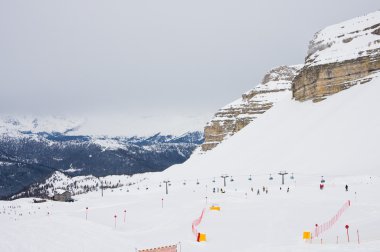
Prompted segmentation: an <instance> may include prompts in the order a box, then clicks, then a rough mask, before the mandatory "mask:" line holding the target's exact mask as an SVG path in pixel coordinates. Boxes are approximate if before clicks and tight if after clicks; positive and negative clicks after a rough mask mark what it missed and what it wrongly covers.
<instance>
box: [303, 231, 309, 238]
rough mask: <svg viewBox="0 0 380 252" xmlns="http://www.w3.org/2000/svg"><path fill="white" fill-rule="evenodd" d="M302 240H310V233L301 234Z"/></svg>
mask: <svg viewBox="0 0 380 252" xmlns="http://www.w3.org/2000/svg"><path fill="white" fill-rule="evenodd" d="M303 239H304V240H310V239H311V232H303Z"/></svg>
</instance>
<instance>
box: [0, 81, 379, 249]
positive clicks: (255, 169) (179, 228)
mask: <svg viewBox="0 0 380 252" xmlns="http://www.w3.org/2000/svg"><path fill="white" fill-rule="evenodd" d="M372 77H373V80H372V81H371V82H369V83H366V84H364V85H358V86H355V87H353V88H351V89H348V90H345V91H343V92H341V93H338V94H336V95H334V96H332V97H331V98H329V99H328V100H325V101H323V102H320V103H317V104H315V103H312V102H306V103H299V102H296V101H294V100H291V99H290V97H288V98H289V99H287V97H285V98H284V99H283V100H282V101H280V102H279V104H278V106H276V107H274V108H273V109H271V110H270V111H268V112H267V113H265V115H263V116H262V117H261V118H260V119H259V120H257V121H256V122H255V123H253V124H250V125H248V126H247V127H246V128H244V129H243V130H241V131H240V132H238V133H237V134H236V135H235V136H234V137H232V138H229V139H228V140H226V141H225V142H223V143H222V144H220V145H219V146H218V147H217V148H215V149H214V150H212V151H210V152H208V153H206V154H203V155H199V154H195V155H193V156H192V158H190V159H189V160H188V161H187V162H186V163H184V164H182V165H176V166H173V167H171V168H169V169H168V170H166V171H165V172H162V173H154V174H140V175H135V176H133V177H129V178H125V179H126V180H129V182H130V183H126V184H125V185H124V186H122V187H119V188H114V189H106V190H105V191H104V197H102V196H101V192H100V190H98V191H94V192H91V193H88V194H81V195H76V196H74V199H75V200H76V201H75V202H71V203H66V202H52V201H48V202H45V203H32V202H33V201H32V199H18V200H14V201H8V202H6V201H1V202H0V213H1V214H0V222H1V233H0V251H135V249H144V248H153V247H160V246H165V245H171V244H178V246H181V249H182V251H226V252H231V251H247V252H248V251H276V252H277V251H306V250H308V251H349V252H351V251H363V252H368V251H380V229H379V226H380V201H379V196H378V192H379V190H380V169H379V167H380V161H379V158H378V151H377V150H378V144H379V140H380V114H379V113H378V111H377V110H378V108H379V107H380V100H379V99H378V94H379V92H380V81H379V77H377V76H372ZM282 170H285V171H287V172H288V173H289V174H288V175H286V176H285V185H282V184H281V177H280V175H278V172H279V171H282ZM292 173H293V174H292ZM222 174H227V175H228V176H229V177H228V178H227V179H226V187H224V183H223V182H224V181H223V179H222V178H221V175H222ZM291 175H293V177H294V178H293V179H291ZM321 176H324V177H323V179H325V180H326V182H325V188H324V189H323V190H320V188H319V186H320V183H321V179H322V177H321ZM270 177H272V178H273V180H270V179H269V178H270ZM249 178H251V180H250V179H249ZM115 179H117V178H115ZM163 180H170V185H169V186H168V190H169V194H165V189H166V188H165V184H164V183H163ZM214 181H215V182H214ZM127 184H128V185H129V186H128V185H127ZM346 184H347V185H348V188H349V189H348V191H346V190H345V185H346ZM263 186H264V187H265V188H266V190H268V193H266V192H265V193H264V191H263ZM214 188H215V192H214ZM221 188H223V190H224V191H225V193H222V192H221ZM288 188H289V191H288ZM266 190H265V191H266ZM258 191H259V193H260V194H259V195H258ZM348 200H350V202H351V206H350V207H348V209H347V210H346V211H344V212H343V213H342V214H341V216H340V218H339V219H338V221H337V222H336V223H335V224H334V225H332V227H331V228H330V229H329V230H327V231H326V232H324V233H322V235H320V236H318V237H317V238H316V237H314V239H313V241H312V243H310V242H309V241H304V240H302V234H303V232H304V231H310V232H314V225H315V224H322V223H324V222H326V221H329V220H330V219H331V218H332V217H333V216H334V215H335V214H337V212H338V211H339V209H340V208H341V206H342V205H343V204H345V203H346V202H347V201H348ZM212 204H218V205H219V206H220V207H221V211H210V210H208V209H209V207H210V206H211V205H212ZM86 208H88V210H86ZM204 208H206V212H205V215H204V217H203V219H202V221H201V223H200V225H199V226H198V227H197V230H198V231H199V232H201V233H205V234H206V236H207V241H206V242H202V243H198V242H196V238H195V236H194V234H193V233H192V229H191V225H192V222H193V221H194V220H195V219H197V218H198V217H199V216H200V214H201V212H202V210H203V209H204ZM86 212H87V214H86ZM86 216H87V217H86ZM115 216H116V217H115ZM124 217H125V221H124ZM86 218H87V220H86ZM345 225H349V227H350V228H349V235H350V242H348V240H347V236H346V229H345ZM358 234H359V239H360V244H358ZM337 241H338V243H337Z"/></svg>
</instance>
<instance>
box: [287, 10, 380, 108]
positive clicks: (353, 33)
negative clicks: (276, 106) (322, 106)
mask: <svg viewBox="0 0 380 252" xmlns="http://www.w3.org/2000/svg"><path fill="white" fill-rule="evenodd" d="M379 29H380V11H377V12H373V13H370V14H368V15H365V16H361V17H358V18H354V19H351V20H348V21H345V22H343V23H340V24H337V25H332V26H329V27H327V28H325V29H323V30H321V31H320V32H318V33H316V34H315V36H314V39H313V40H312V41H311V42H310V44H309V51H308V55H307V57H306V59H305V66H304V67H303V69H302V70H301V71H300V73H299V74H298V76H296V77H295V78H294V81H293V83H292V92H293V98H295V100H298V101H305V100H313V101H314V102H318V101H321V100H324V99H325V98H326V97H327V96H329V95H332V94H335V93H337V92H340V91H342V90H344V89H347V88H349V87H351V86H353V85H356V84H359V83H365V82H368V81H369V80H370V77H369V75H370V74H372V73H373V72H375V71H379V70H380V32H379Z"/></svg>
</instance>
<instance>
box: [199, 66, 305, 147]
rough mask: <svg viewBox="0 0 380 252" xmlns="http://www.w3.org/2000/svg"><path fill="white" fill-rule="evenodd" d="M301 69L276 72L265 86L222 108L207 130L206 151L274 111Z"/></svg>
mask: <svg viewBox="0 0 380 252" xmlns="http://www.w3.org/2000/svg"><path fill="white" fill-rule="evenodd" d="M300 68H301V66H300V65H297V66H280V67H278V68H274V69H272V70H271V71H270V72H269V73H267V74H266V75H265V76H264V78H263V81H262V82H261V84H259V85H258V86H256V87H255V88H254V89H252V90H250V91H248V92H246V93H245V94H243V95H242V97H241V98H240V99H238V100H236V101H234V102H232V103H230V104H228V105H227V106H225V107H223V108H221V109H220V110H219V111H218V112H217V113H216V114H215V116H214V118H213V119H212V120H211V121H210V122H208V123H207V125H206V127H205V130H204V137H205V141H204V143H203V144H202V151H208V150H211V149H213V148H214V147H215V146H217V145H218V144H219V143H220V142H222V141H223V140H224V139H226V138H227V137H229V136H232V135H233V134H235V133H236V132H238V131H239V130H241V129H242V128H244V127H245V126H246V125H247V124H249V123H250V122H252V121H253V120H255V119H256V118H258V117H259V116H260V115H261V114H263V113H265V112H266V111H267V110H268V109H270V108H271V107H272V106H273V105H274V104H275V103H276V102H277V101H278V100H279V99H280V98H281V97H282V96H283V95H284V94H286V93H288V92H290V89H291V81H292V80H293V78H294V76H295V75H296V73H297V72H298V70H299V69H300Z"/></svg>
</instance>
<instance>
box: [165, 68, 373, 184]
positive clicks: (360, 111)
mask: <svg viewBox="0 0 380 252" xmlns="http://www.w3.org/2000/svg"><path fill="white" fill-rule="evenodd" d="M371 78H373V79H372V81H370V82H368V83H366V84H364V85H360V86H355V87H353V88H351V89H348V90H345V91H342V92H340V93H338V94H335V95H334V96H331V97H330V98H329V99H328V100H325V101H323V102H322V103H317V104H316V103H313V102H311V101H309V102H303V103H300V102H297V101H294V100H291V97H290V95H289V97H287V98H284V99H282V100H281V101H280V102H279V103H278V106H276V107H274V108H273V109H271V110H270V111H268V112H267V113H265V114H264V115H262V117H261V118H260V119H259V120H257V121H256V122H255V123H254V124H250V125H248V126H247V127H245V128H244V129H242V130H241V131H240V132H238V133H237V134H236V135H235V136H234V137H232V138H230V139H228V140H226V141H225V142H223V143H222V144H220V145H219V146H218V148H216V149H215V150H213V151H212V152H210V153H208V155H203V156H199V155H193V156H192V157H191V158H190V159H189V160H188V161H187V162H185V163H184V164H183V165H177V166H173V167H171V168H170V169H169V170H167V171H166V172H164V174H165V176H168V177H171V176H174V177H178V176H183V177H184V178H185V177H187V178H188V177H192V178H201V177H208V176H215V175H221V174H223V173H227V174H231V175H249V174H252V175H255V174H256V175H263V174H266V175H268V176H269V174H270V173H272V174H274V173H277V172H279V171H280V170H286V171H288V172H294V173H302V174H309V175H311V174H314V175H377V176H379V175H380V159H379V158H378V152H377V151H376V150H377V146H378V144H379V141H380V113H378V108H380V100H379V99H378V95H379V93H380V78H379V74H374V75H372V76H371Z"/></svg>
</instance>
